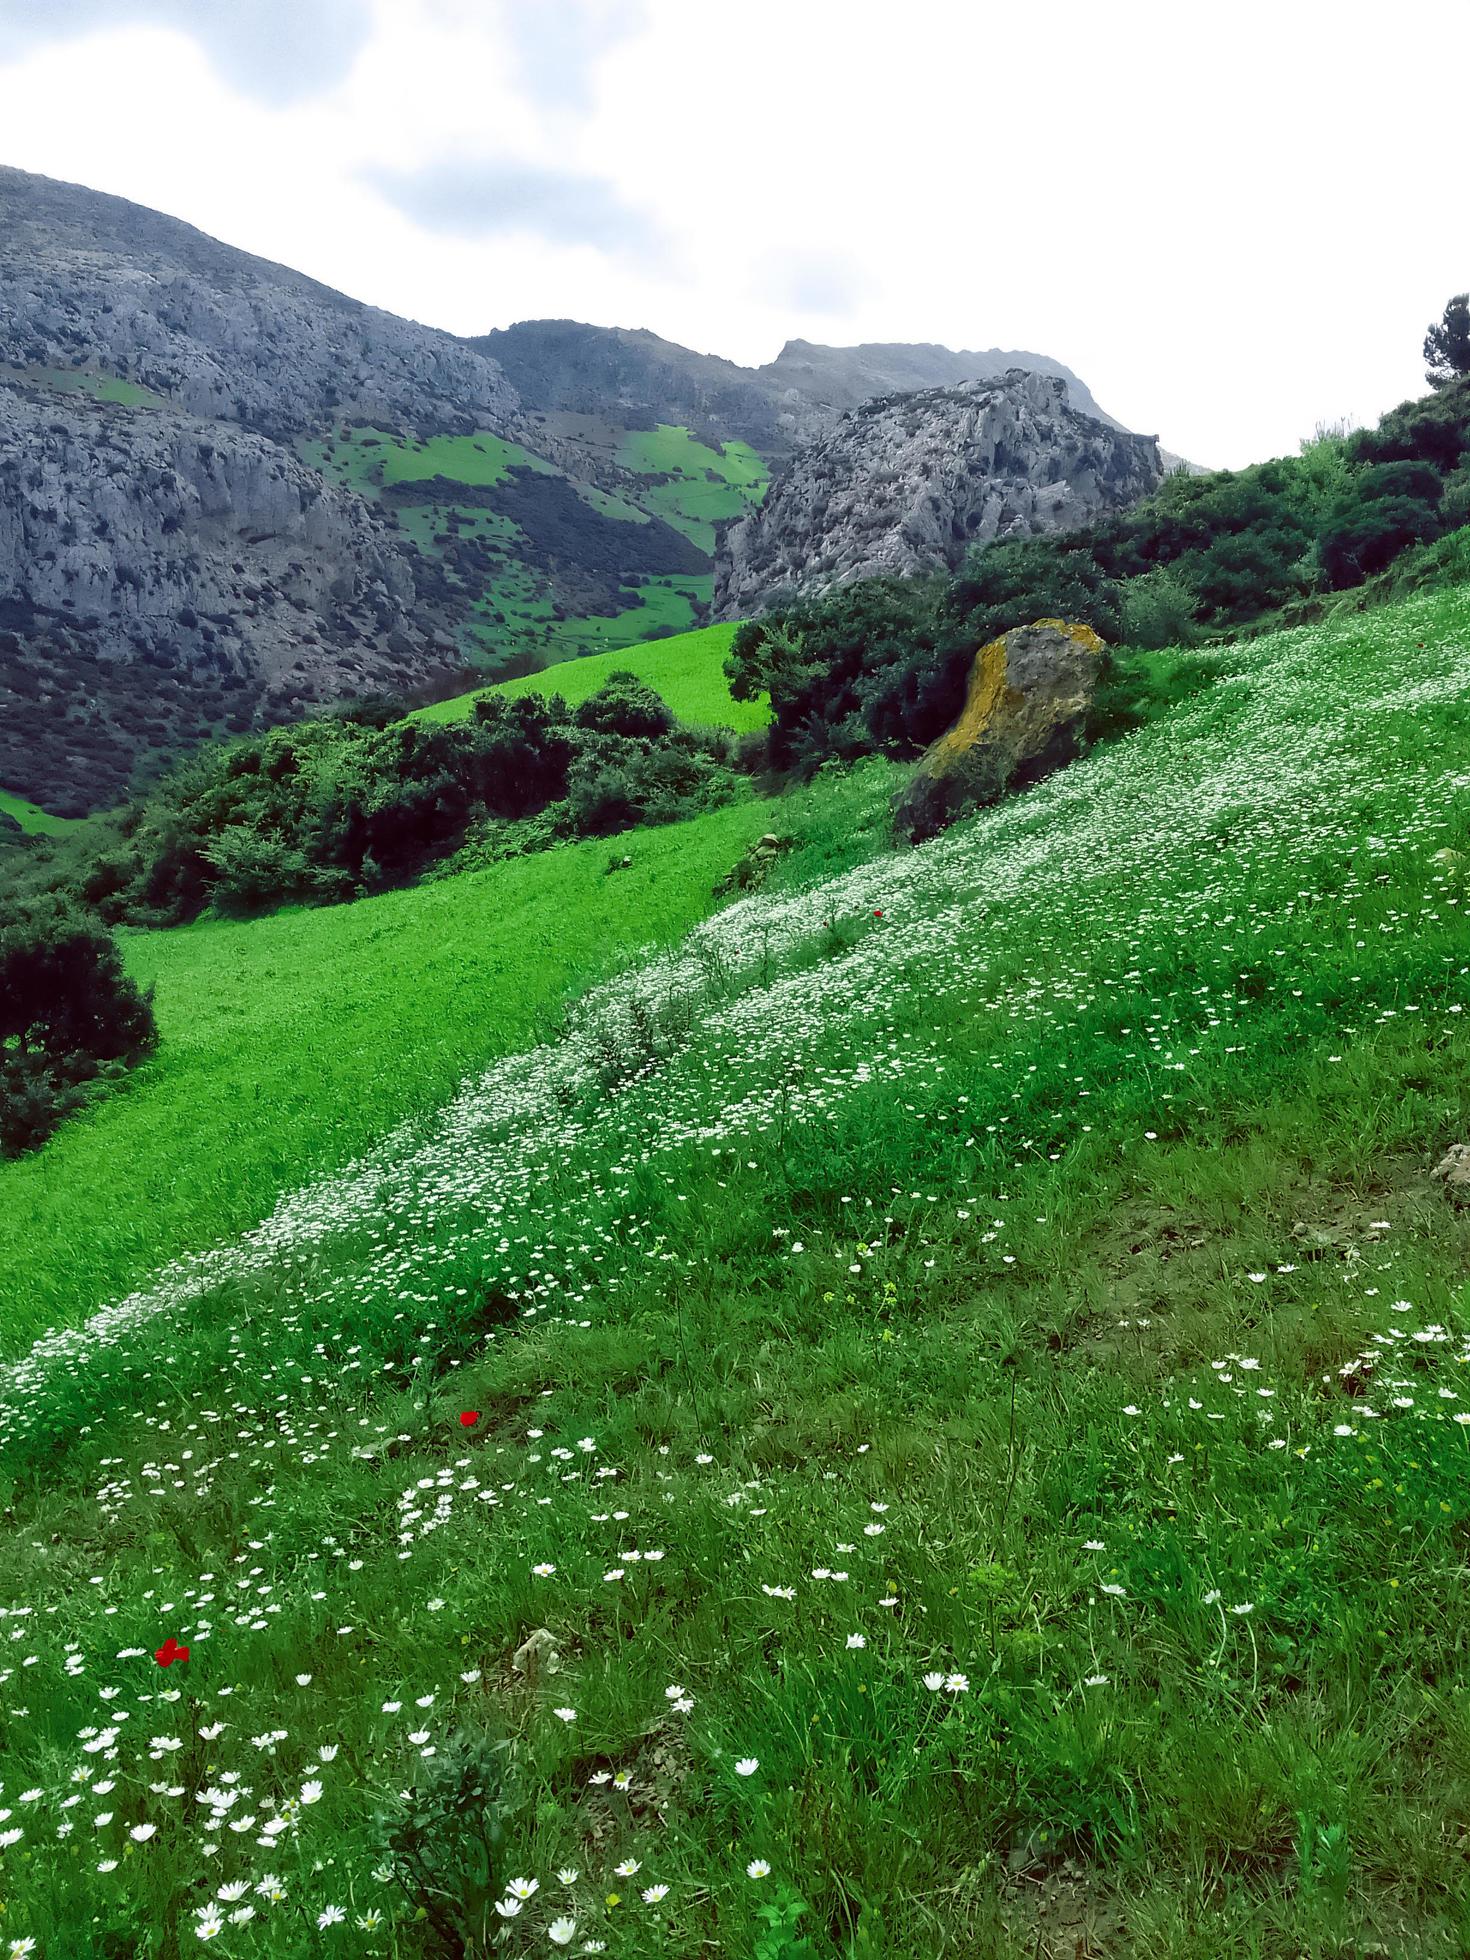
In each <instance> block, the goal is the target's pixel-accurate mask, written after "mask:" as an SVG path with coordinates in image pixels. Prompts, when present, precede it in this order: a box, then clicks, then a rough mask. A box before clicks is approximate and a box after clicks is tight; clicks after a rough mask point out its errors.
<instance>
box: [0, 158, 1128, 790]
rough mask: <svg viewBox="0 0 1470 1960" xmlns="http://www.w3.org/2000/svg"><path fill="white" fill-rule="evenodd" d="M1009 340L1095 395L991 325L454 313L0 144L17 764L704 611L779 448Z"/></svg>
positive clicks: (1, 334)
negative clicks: (984, 330) (758, 324)
mask: <svg viewBox="0 0 1470 1960" xmlns="http://www.w3.org/2000/svg"><path fill="white" fill-rule="evenodd" d="M1007 366H1021V367H1025V368H1028V369H1029V370H1031V371H1032V372H1037V373H1043V372H1044V373H1046V374H1048V375H1052V376H1054V377H1056V378H1057V381H1058V386H1064V387H1065V390H1066V392H1067V393H1068V395H1069V396H1070V399H1071V401H1072V403H1073V405H1074V407H1075V406H1078V405H1081V406H1082V407H1084V408H1085V409H1093V408H1095V404H1094V403H1093V402H1092V397H1091V395H1090V394H1089V393H1088V392H1087V390H1086V389H1085V387H1084V386H1083V384H1082V383H1081V382H1080V381H1079V380H1078V379H1077V377H1076V376H1075V375H1073V374H1071V373H1070V371H1069V370H1067V369H1065V368H1063V367H1061V366H1060V364H1059V363H1057V362H1055V361H1053V360H1051V359H1050V358H1049V357H1047V356H1044V355H1035V354H1025V353H1003V352H1001V351H1000V350H997V349H992V350H990V351H989V352H988V353H951V352H950V351H949V350H947V349H945V348H940V347H932V346H917V347H909V346H881V345H869V346H863V347H856V348H824V347H818V346H814V345H812V344H811V343H808V342H805V341H791V342H789V343H788V344H787V346H786V347H784V348H783V349H782V351H781V353H780V355H779V356H778V357H777V359H776V360H774V361H772V362H769V363H768V364H767V365H766V366H764V367H761V368H743V367H740V366H738V365H737V364H736V363H734V362H732V361H726V360H721V359H719V358H718V357H716V356H713V355H706V354H698V353H694V352H692V351H691V350H690V349H688V348H684V347H679V346H676V345H675V344H674V343H673V342H670V341H665V340H661V339H659V338H658V336H656V335H654V334H651V333H647V332H642V331H638V332H633V331H628V330H624V329H620V328H603V327H592V326H585V325H581V324H579V323H577V322H575V321H530V322H523V323H522V324H521V325H519V326H515V327H510V328H506V329H504V330H500V331H497V332H494V333H491V334H488V335H485V336H482V337H481V338H479V339H474V340H469V339H464V338H461V337H457V336H455V335H452V334H447V333H442V332H439V331H437V330H436V329H434V328H431V327H426V326H422V325H418V324H416V323H414V322H412V321H409V320H403V319H399V318H397V317H396V316H395V315H393V314H390V313H385V312H383V311H381V310H380V309H378V308H375V307H370V306H366V305H363V304H362V303H361V302H359V301H357V300H354V299H350V298H348V297H347V296H346V295H344V294H342V293H338V292H334V291H333V290H332V289H331V288H330V287H327V286H323V285H321V284H319V283H318V282H317V281H316V280H313V279H309V278H306V277H305V276H304V275H302V274H301V273H298V272H294V271H291V270H290V269H289V268H287V267H284V266H279V265H274V264H271V263H270V262H269V261H267V260H264V259H260V258H257V257H254V256H252V255H251V254H249V253H247V252H242V251H238V250H236V249H235V248H234V247H232V246H229V245H225V244H222V243H220V242H219V241H218V240H216V239H212V238H209V237H207V236H206V235H205V234H204V233H202V232H200V231H197V230H195V229H194V228H193V227H192V226H190V225H187V224H184V223H182V222H180V221H179V220H177V219H175V218H170V217H166V216H164V215H162V214H161V213H159V212H156V211H150V210H147V209H145V208H143V207H141V206H139V205H136V204H132V203H129V202H128V201H127V200H125V199H123V198H118V197H112V196H108V195H105V194H103V193H101V192H97V191H92V190H88V189H85V188H83V187H81V186H78V185H72V184H62V183H56V182H53V181H52V180H51V179H49V178H45V177H38V176H33V175H30V174H28V173H26V172H23V171H19V170H10V169H0V432H3V433H0V440H3V443H4V450H3V464H0V789H3V790H5V791H7V792H11V793H18V794H19V795H21V796H22V797H24V798H25V799H27V800H29V801H31V802H34V803H37V804H39V805H41V806H43V807H44V808H45V809H47V810H50V811H52V812H54V813H57V814H62V815H69V814H80V813H82V812H84V811H86V810H89V809H93V808H96V807H97V806H99V805H101V804H105V803H111V802H114V801H116V800H117V799H118V798H119V797H120V796H121V795H122V794H124V792H125V791H126V790H127V788H128V787H129V785H130V784H131V783H134V782H137V781H139V780H142V779H145V778H146V777H147V775H148V774H149V773H150V772H151V771H153V770H155V769H157V768H158V767H159V766H161V765H162V763H164V762H165V761H167V760H168V759H169V758H170V757H172V756H174V755H175V754H177V753H178V752H180V751H181V750H183V749H185V748H187V747H188V746H189V745H190V744H191V743H193V742H196V741H199V740H202V739H206V738H208V737H210V736H218V735H222V734H228V733H230V732H240V731H242V730H244V729H246V728H250V727H253V726H260V725H264V724H267V723H270V722H273V721H279V720H285V719H290V718H291V717H293V716H295V715H297V714H300V713H301V712H303V711H304V710H307V709H310V708H316V707H320V706H322V705H324V704H327V703H331V702H333V701H338V700H342V699H344V698H348V697H352V696H357V695H361V694H363V693H364V692H375V691H378V690H381V689H392V690H394V691H396V692H408V693H412V694H417V695H420V696H427V695H431V694H434V693H443V692H445V691H447V690H448V688H449V686H450V684H451V682H452V680H453V679H454V678H455V677H456V676H462V675H463V674H464V672H465V671H466V670H467V669H469V670H474V671H476V672H479V673H483V674H485V675H486V676H487V677H495V676H497V675H500V676H504V675H508V674H516V673H528V672H532V671H535V670H537V669H539V668H541V667H544V666H546V665H548V664H551V663H553V662H555V661H558V660H566V659H571V658H576V657H579V656H581V655H584V654H589V653H602V652H608V651H616V650H617V649H620V648H623V647H627V646H631V645H635V644H638V643H641V642H644V641H647V640H649V639H650V638H656V637H659V636H661V635H664V634H668V633H674V632H680V631H684V630H687V629H688V628H690V627H692V626H694V625H696V624H698V623H700V622H701V621H702V620H703V619H705V618H706V617H707V616H708V611H709V607H710V604H711V601H712V599H713V596H714V554H715V550H716V543H717V533H718V529H719V527H721V526H723V525H730V524H732V523H736V522H737V521H738V520H742V519H744V518H746V517H747V516H748V514H749V513H750V512H752V511H753V510H754V509H755V508H757V507H758V506H759V504H760V502H761V500H762V498H763V497H764V496H765V493H766V489H767V486H768V483H769V481H770V475H771V470H772V468H773V467H774V466H781V465H785V464H788V463H791V462H792V460H793V458H795V457H796V456H797V455H798V454H799V452H800V451H801V449H802V447H803V445H804V444H806V443H809V442H811V441H814V440H821V439H823V438H825V437H826V436H827V435H828V434H829V433H830V432H831V431H832V430H833V429H834V428H835V427H836V426H837V424H838V423H839V421H840V418H841V417H842V416H843V415H844V414H845V413H846V412H848V411H849V410H850V409H851V408H853V407H854V406H855V405H857V404H859V403H861V402H862V401H864V400H866V399H867V398H868V397H869V396H870V395H873V394H875V393H877V394H892V393H894V392H895V391H896V390H899V389H905V388H911V387H914V386H916V385H932V384H934V383H936V382H940V383H943V384H945V385H950V384H952V383H953V382H954V381H955V379H956V378H960V379H964V380H970V379H972V378H974V377H975V376H976V375H981V376H986V375H991V374H993V373H994V372H995V371H996V370H997V369H1002V368H1005V367H1007ZM742 535H746V534H744V533H742Z"/></svg>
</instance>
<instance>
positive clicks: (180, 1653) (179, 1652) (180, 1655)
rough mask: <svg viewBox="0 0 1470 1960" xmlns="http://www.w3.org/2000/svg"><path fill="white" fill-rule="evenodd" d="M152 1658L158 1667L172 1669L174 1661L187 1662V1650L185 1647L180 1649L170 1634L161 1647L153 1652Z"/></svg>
mask: <svg viewBox="0 0 1470 1960" xmlns="http://www.w3.org/2000/svg"><path fill="white" fill-rule="evenodd" d="M153 1658H154V1660H156V1661H157V1662H158V1665H159V1666H160V1667H172V1666H173V1664H174V1662H175V1661H186V1660H188V1658H189V1650H188V1648H187V1647H181V1646H180V1645H179V1643H178V1641H177V1640H175V1639H174V1637H173V1635H172V1634H170V1635H169V1637H168V1639H167V1640H165V1641H164V1643H163V1645H162V1646H161V1647H159V1648H157V1649H156V1650H155V1651H154V1655H153Z"/></svg>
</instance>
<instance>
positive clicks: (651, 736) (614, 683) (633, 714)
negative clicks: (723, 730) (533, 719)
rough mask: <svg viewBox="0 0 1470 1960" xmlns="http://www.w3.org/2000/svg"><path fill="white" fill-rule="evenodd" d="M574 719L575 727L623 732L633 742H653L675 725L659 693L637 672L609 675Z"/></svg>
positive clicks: (600, 733)
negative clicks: (640, 677)
mask: <svg viewBox="0 0 1470 1960" xmlns="http://www.w3.org/2000/svg"><path fill="white" fill-rule="evenodd" d="M573 719H574V720H575V721H576V724H577V726H578V728H586V729H590V730H591V731H592V732H593V733H594V734H597V735H622V736H624V737H626V739H627V740H629V741H634V742H639V741H641V742H656V741H657V740H658V739H659V738H660V737H661V736H664V735H667V734H668V733H669V732H670V730H671V729H672V728H673V726H674V716H673V713H672V711H671V710H670V709H669V708H668V707H667V706H666V705H665V704H664V701H663V699H662V698H661V696H659V695H658V694H656V693H655V692H654V690H653V689H652V688H651V687H650V686H649V685H648V683H647V682H646V681H641V680H639V678H638V676H637V675H636V674H629V673H625V672H624V673H615V674H609V675H608V677H607V680H606V681H605V682H604V683H603V685H602V686H601V687H600V688H599V689H598V690H597V692H596V693H595V694H589V695H588V697H587V699H586V700H585V701H584V702H583V703H582V705H581V706H580V707H579V708H578V709H577V712H576V714H575V716H574V717H573Z"/></svg>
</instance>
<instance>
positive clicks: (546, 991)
mask: <svg viewBox="0 0 1470 1960" xmlns="http://www.w3.org/2000/svg"><path fill="white" fill-rule="evenodd" d="M887 781H888V774H887V772H886V771H885V770H884V769H883V768H882V767H881V766H879V767H877V768H875V769H873V770H871V771H869V772H868V773H867V774H862V773H861V772H860V773H859V775H858V776H856V777H854V778H853V779H851V781H850V783H849V784H847V785H846V786H844V788H843V790H842V792H841V794H840V795H838V796H836V797H835V800H834V798H833V796H832V794H831V793H830V792H828V791H827V789H826V788H825V786H824V788H823V789H822V790H821V791H820V792H818V791H814V792H812V793H810V794H808V795H807V796H805V797H798V798H795V799H787V800H784V801H779V802H778V801H772V800H759V799H752V800H751V801H748V802H745V803H742V804H737V805H735V806H733V807H731V808H727V809H723V810H717V811H713V812H710V813H709V814H707V815H704V816H701V817H699V818H697V819H695V820H694V821H692V822H689V823H685V824H679V825H671V826H664V827H656V828H652V829H648V830H644V831H632V832H628V833H625V834H624V835H623V836H621V837H615V838H610V839H609V838H602V839H598V840H597V841H595V842H588V843H585V844H574V845H569V846H565V847H561V848H558V849H557V850H555V851H550V852H544V853H541V854H539V855H536V856H531V857H524V858H514V859H511V860H508V861H507V862H505V863H503V864H497V865H495V866H493V867H491V868H490V869H489V870H486V871H482V872H475V873H470V874H466V875H464V876H462V877H457V878H454V879H452V880H445V881H442V882H433V883H428V884H424V885H421V886H418V887H415V888H412V889H409V890H405V891H400V892H392V893H388V894H385V895H384V896H381V897H378V898H371V899H363V900H359V901H358V902H356V903H354V904H350V905H340V906H334V907H328V908H322V909H316V910H312V909H303V908H292V909H287V910H283V911H280V912H277V913H275V914H273V915H272V916H271V917H269V918H266V919H259V920H253V921H249V922H234V921H228V920H205V921H201V922H200V923H198V924H196V925H193V926H186V927H181V928H178V929H176V930H171V931H167V932H152V933H149V932H130V933H127V934H125V935H123V943H124V947H125V953H126V959H127V965H128V967H129V970H130V971H131V972H132V973H133V975H134V976H135V978H136V979H137V980H138V981H139V982H140V984H142V985H144V986H148V987H152V988H153V989H154V990H155V1009H156V1012H157V1015H158V1022H159V1028H160V1042H159V1051H158V1055H157V1057H156V1058H155V1059H154V1060H153V1061H150V1062H148V1063H146V1064H145V1065H144V1066H143V1067H142V1068H140V1069H138V1070H136V1071H134V1072H133V1074H132V1075H131V1076H130V1077H129V1078H128V1080H127V1082H126V1083H125V1084H124V1085H123V1087H122V1088H121V1089H120V1090H118V1091H117V1092H116V1093H113V1094H111V1095H109V1096H108V1097H107V1098H106V1099H105V1100H103V1101H102V1102H100V1103H99V1105H98V1106H97V1107H96V1108H95V1109H93V1110H92V1111H90V1112H89V1113H87V1114H85V1115H84V1116H82V1117H79V1118H77V1119H76V1120H74V1121H72V1122H70V1123H69V1124H67V1126H66V1127H65V1128H64V1129H63V1130H62V1131H61V1133H60V1134H59V1135H58V1136H57V1137H56V1138H54V1139H53V1141H52V1142H51V1143H50V1144H49V1145H48V1146H47V1147H46V1148H45V1149H44V1150H43V1151H40V1152H38V1153H35V1154H33V1155H30V1156H27V1157H22V1158H19V1159H14V1160H10V1161H6V1160H3V1159H0V1297H4V1298H5V1299H6V1301H7V1303H8V1310H7V1313H6V1316H5V1324H4V1329H3V1338H4V1340H5V1341H6V1342H7V1343H10V1344H11V1345H12V1347H13V1342H14V1339H15V1337H16V1336H17V1335H21V1336H23V1337H25V1338H29V1335H30V1334H31V1333H32V1332H34V1331H35V1330H37V1329H38V1328H39V1327H42V1326H45V1325H47V1324H49V1323H50V1322H51V1321H53V1320H57V1319H63V1320H65V1319H72V1318H75V1316H76V1314H77V1313H78V1312H79V1311H83V1310H85V1308H86V1307H87V1306H88V1305H89V1304H90V1303H92V1302H95V1301H96V1300H99V1299H101V1298H103V1297H104V1296H107V1295H110V1294H116V1293H121V1292H125V1291H127V1290H128V1289H129V1288H130V1287H132V1286H133V1285H135V1284H136V1283H137V1282H138V1281H139V1280H141V1279H142V1278H144V1277H145V1276H146V1274H147V1273H148V1272H149V1271H151V1270H152V1269H153V1268H154V1267H155V1266H157V1265H158V1264H159V1263H161V1262H162V1261H164V1260H166V1259H169V1258H172V1257H174V1256H175V1255H176V1254H178V1253H181V1252H189V1251H194V1250H197V1249H199V1248H201V1247H204V1246H207V1245H209V1244H211V1243H212V1242H213V1241H214V1240H215V1239H217V1238H219V1237H220V1236H222V1235H225V1234H231V1233H236V1232H239V1231H242V1230H243V1229H245V1228H246V1227H247V1226H249V1225H251V1224H253V1223H254V1222H255V1221H256V1220H257V1219H258V1218H260V1217H262V1216H264V1214H265V1213H266V1212H268V1211H269V1210H270V1207H271V1205H272V1204H273V1203H274V1201H275V1199H276V1197H277V1196H278V1195H279V1193H280V1192H281V1191H282V1190H284V1189H287V1188H288V1187H289V1186H291V1185H292V1184H295V1183H298V1182H300V1181H302V1180H303V1179H305V1178H309V1177H315V1176H319V1175H321V1174H323V1173H325V1172H327V1171H331V1170H335V1169H336V1168H338V1167H339V1166H340V1165H341V1164H343V1163H344V1162H346V1161H347V1160H348V1159H349V1158H351V1157H352V1156H354V1155H355V1154H356V1153H358V1152H359V1151H361V1150H363V1149H364V1148H366V1147H367V1146H368V1145H369V1144H372V1143H374V1142H376V1141H378V1140H379V1139H380V1138H381V1137H382V1136H383V1135H384V1134H385V1133H386V1132H387V1131H389V1130H391V1129H392V1128H393V1127H394V1126H395V1125H397V1124H399V1123H401V1122H405V1121H409V1120H412V1119H414V1118H419V1117H423V1116H425V1115H427V1114H429V1113H431V1112H432V1111H433V1110H435V1109H437V1108H438V1107H439V1106H440V1104H442V1103H443V1102H444V1100H445V1098H446V1097H447V1096H449V1095H450V1094H451V1093H452V1092H453V1090H454V1088H455V1086H456V1085H457V1083H458V1082H459V1081H460V1079H461V1078H462V1077H463V1075H464V1074H465V1072H466V1070H467V1069H470V1068H475V1067H480V1066H484V1065H486V1064H488V1063H489V1062H490V1061H491V1060H492V1059H493V1058H494V1057H496V1056H497V1055H503V1054H507V1053H509V1052H511V1051H512V1050H513V1049H515V1048H517V1047H520V1046H524V1045H526V1044H527V1043H530V1042H533V1041H535V1040H537V1039H540V1038H542V1037H544V1036H547V1035H549V1034H550V1033H552V1032H553V1031H554V1030H555V1028H556V1026H557V1024H558V1021H559V1018H560V1016H561V1014H562V1012H563V1010H564V1008H565V1006H566V1004H567V1002H568V1000H569V999H571V998H573V997H574V996H575V995H576V994H577V993H579V992H580V991H582V990H584V989H585V988H586V987H587V986H589V985H590V984H592V983H593V982H595V981H597V980H600V979H603V978H605V977H606V976H607V975H608V974H609V973H611V972H615V971H617V970H618V969H619V968H620V967H621V966H623V965H626V964H627V963H628V962H629V961H630V960H632V959H633V958H634V957H635V956H636V955H638V954H640V953H646V952H647V951H648V950H649V949H651V948H655V947H657V946H659V945H662V944H667V943H669V942H671V941H673V940H675V939H677V938H678V936H679V935H680V934H682V933H683V932H684V931H685V930H686V929H687V928H688V927H689V926H690V925H691V924H693V923H694V921H695V920H697V919H699V918H701V917H702V916H703V915H704V914H705V913H707V912H709V911H710V910H712V909H713V907H714V905H715V899H714V896H713V887H714V886H715V884H717V883H718V882H719V880H720V879H721V878H723V877H724V876H725V874H726V873H727V872H728V871H729V870H730V869H731V867H732V865H733V864H734V863H735V861H736V860H737V859H738V858H739V857H740V855H741V853H742V852H743V851H744V850H745V848H746V847H747V845H749V844H750V843H751V842H752V841H753V840H754V839H755V838H757V837H759V836H760V835H762V834H763V833H764V832H765V831H768V830H770V829H772V828H773V827H778V828H780V829H781V830H782V831H783V832H785V833H788V834H792V835H794V836H796V837H797V838H798V839H799V840H800V841H801V846H802V848H801V850H800V851H798V852H797V853H796V854H795V861H796V862H798V863H802V862H804V863H806V864H807V865H808V866H812V865H815V866H816V867H817V868H821V867H822V866H824V865H826V864H827V863H828V862H829V860H830V858H831V855H832V853H833V852H834V851H835V852H836V853H837V854H838V855H839V856H841V854H842V853H844V852H846V851H847V850H848V849H850V848H853V846H852V845H851V844H850V842H849V841H848V833H849V832H850V834H851V836H852V837H854V838H857V839H859V840H861V841H860V844H859V846H858V848H861V849H864V850H871V849H873V848H875V846H874V844H873V843H872V831H873V826H874V824H875V823H876V822H877V819H878V816H879V815H880V813H881V811H882V808H883V798H884V786H885V785H886V783H887ZM834 832H835V833H837V834H836V835H834V834H833V833H834ZM625 855H626V856H631V858H632V860H633V863H632V867H631V869H629V870H627V871H619V872H618V873H617V874H616V875H609V873H608V870H607V867H608V865H609V863H611V862H615V861H617V860H619V859H621V858H622V857H623V856H625ZM784 875H786V876H791V875H794V874H793V867H792V864H791V863H789V862H788V864H787V866H786V867H784Z"/></svg>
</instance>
